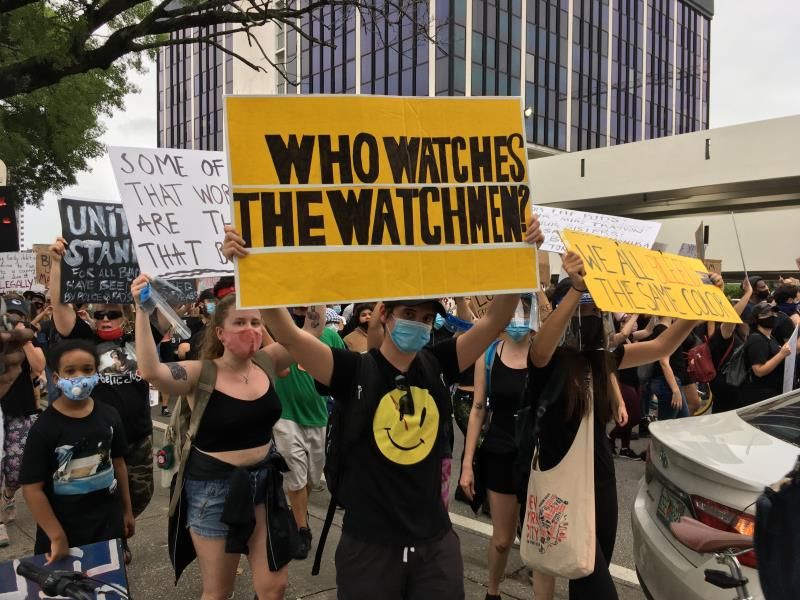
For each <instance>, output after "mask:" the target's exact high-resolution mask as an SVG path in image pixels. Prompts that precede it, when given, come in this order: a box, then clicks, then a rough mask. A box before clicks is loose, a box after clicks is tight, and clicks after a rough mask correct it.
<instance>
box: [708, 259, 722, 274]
mask: <svg viewBox="0 0 800 600" xmlns="http://www.w3.org/2000/svg"><path fill="white" fill-rule="evenodd" d="M703 264H704V265H705V266H706V269H708V272H709V273H722V259H721V258H706V259H703Z"/></svg>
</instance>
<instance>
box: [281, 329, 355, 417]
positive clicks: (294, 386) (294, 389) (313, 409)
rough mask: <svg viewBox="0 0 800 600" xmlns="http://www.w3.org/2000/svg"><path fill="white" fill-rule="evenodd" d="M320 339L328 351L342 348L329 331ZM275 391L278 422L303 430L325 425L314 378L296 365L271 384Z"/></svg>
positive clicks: (322, 402)
mask: <svg viewBox="0 0 800 600" xmlns="http://www.w3.org/2000/svg"><path fill="white" fill-rule="evenodd" d="M320 339H321V340H322V341H323V342H324V343H325V344H327V345H328V346H330V347H331V348H341V349H343V350H344V349H345V345H344V342H343V341H342V338H341V337H339V334H338V333H336V332H335V331H331V330H330V329H327V328H326V329H325V330H324V331H323V332H322V336H321V337H320ZM275 390H276V391H277V392H278V396H279V397H280V399H281V419H289V420H290V421H294V422H295V423H297V424H298V425H302V426H303V427H325V426H326V425H327V424H328V405H327V402H326V400H325V399H324V398H323V397H322V396H320V395H319V393H318V392H317V387H316V385H315V384H314V379H313V378H312V377H311V375H309V374H308V373H306V372H305V371H304V370H303V369H302V367H300V365H298V364H293V365H292V366H291V367H290V368H289V374H288V375H287V376H286V377H279V378H278V379H277V380H276V381H275Z"/></svg>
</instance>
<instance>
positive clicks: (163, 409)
mask: <svg viewBox="0 0 800 600" xmlns="http://www.w3.org/2000/svg"><path fill="white" fill-rule="evenodd" d="M171 415H172V411H171V410H170V409H169V408H167V407H166V406H162V407H161V416H162V417H169V416H171Z"/></svg>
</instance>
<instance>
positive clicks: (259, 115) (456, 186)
mask: <svg viewBox="0 0 800 600" xmlns="http://www.w3.org/2000/svg"><path fill="white" fill-rule="evenodd" d="M225 111H226V133H227V139H228V144H227V149H228V156H229V169H230V174H231V183H232V188H233V200H234V203H233V204H234V207H233V211H234V214H233V218H234V222H235V224H236V225H237V227H238V229H239V231H240V232H241V233H242V236H243V237H244V239H245V243H246V245H247V246H248V247H250V248H252V250H253V251H252V254H251V257H248V258H247V259H245V260H242V261H240V263H239V266H238V271H237V272H238V274H239V284H240V289H241V290H242V293H241V296H242V298H244V299H243V300H242V305H249V306H265V305H267V304H269V305H276V306H277V305H281V304H306V303H319V302H322V303H329V302H331V301H334V300H336V301H344V300H350V301H354V300H357V299H371V298H384V299H389V298H403V297H429V296H436V295H442V294H447V293H458V295H472V294H475V293H500V292H502V291H519V290H527V289H531V287H535V285H536V281H535V279H536V277H535V253H534V252H533V250H532V249H531V248H530V247H525V245H524V244H523V243H522V242H523V240H524V232H525V223H526V221H527V216H528V214H529V211H530V206H531V194H530V190H529V187H528V179H527V177H528V174H527V151H526V148H525V140H524V136H523V133H522V130H523V128H522V118H521V105H520V101H519V99H518V98H491V99H488V98H487V99H463V98H462V99H457V98H393V97H379V96H357V97H353V96H349V97H347V96H298V97H228V98H226V100H225ZM479 252H488V253H489V254H486V257H481V256H479V254H478V253H479ZM344 253H346V254H344ZM266 254H271V255H272V257H271V258H269V259H268V258H265V257H264V255H266ZM256 255H259V256H260V257H259V258H257V259H256V258H255V256H256ZM489 256H491V258H492V261H493V268H495V269H497V268H498V267H503V268H505V271H503V273H502V277H500V276H499V274H498V276H497V277H486V276H485V274H484V273H482V272H481V271H482V269H480V268H479V267H480V266H485V265H487V264H489V263H488V262H487V260H484V258H487V259H488V258H489ZM501 256H502V260H503V261H504V262H505V263H506V264H504V265H498V264H496V262H497V260H498V258H499V257H501ZM445 259H446V262H445ZM284 263H285V264H287V265H289V264H290V265H292V268H291V269H289V268H284V266H283V265H284ZM354 264H357V265H360V269H355V271H356V272H359V271H360V272H362V273H363V271H364V270H372V271H373V272H376V269H378V268H380V269H385V270H386V272H387V273H391V276H389V275H388V274H387V275H384V274H383V272H381V276H380V277H373V278H371V279H368V280H367V282H368V284H369V285H363V284H362V283H360V282H358V281H356V280H355V279H356V278H357V277H356V276H354V275H352V274H351V273H349V272H348V270H350V271H352V270H353V266H354ZM256 265H257V266H256ZM301 265H309V266H310V265H314V270H316V271H318V272H324V273H326V275H327V277H326V279H328V280H330V281H337V282H338V284H342V283H343V282H348V285H347V286H346V287H345V286H341V285H340V287H337V288H336V289H334V288H332V287H331V288H330V289H320V286H319V281H318V280H317V281H316V283H315V284H314V285H315V286H316V287H315V288H313V289H312V287H311V284H309V286H308V289H305V288H304V285H305V284H304V283H302V282H301V283H298V271H297V269H298V268H299V266H301ZM400 265H402V267H400ZM265 268H269V269H270V273H269V274H268V275H265V274H263V273H264V269H265ZM443 269H445V270H452V271H453V272H454V273H457V274H458V277H453V278H447V280H446V281H445V279H446V278H443V277H442V276H441V273H442V271H443ZM300 279H302V277H301V278H300ZM248 286H251V287H252V289H250V288H249V287H248ZM323 287H325V286H323ZM246 288H247V289H246ZM451 288H452V289H451ZM266 290H269V297H267V292H266ZM312 300H313V302H312Z"/></svg>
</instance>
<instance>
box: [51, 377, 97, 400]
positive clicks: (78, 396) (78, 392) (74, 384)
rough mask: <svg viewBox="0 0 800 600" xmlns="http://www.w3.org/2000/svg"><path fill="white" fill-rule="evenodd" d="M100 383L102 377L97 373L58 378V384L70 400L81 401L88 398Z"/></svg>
mask: <svg viewBox="0 0 800 600" xmlns="http://www.w3.org/2000/svg"><path fill="white" fill-rule="evenodd" d="M98 383H100V377H99V376H98V375H97V373H95V374H94V375H84V376H82V377H73V378H71V379H66V378H62V379H59V380H58V382H57V383H56V385H57V386H58V388H59V389H60V390H61V391H62V392H63V393H64V396H65V397H66V398H67V399H68V400H73V401H75V402H79V401H81V400H86V398H88V397H89V396H90V395H91V393H92V390H94V388H95V386H96V385H97V384H98Z"/></svg>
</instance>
